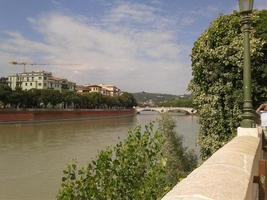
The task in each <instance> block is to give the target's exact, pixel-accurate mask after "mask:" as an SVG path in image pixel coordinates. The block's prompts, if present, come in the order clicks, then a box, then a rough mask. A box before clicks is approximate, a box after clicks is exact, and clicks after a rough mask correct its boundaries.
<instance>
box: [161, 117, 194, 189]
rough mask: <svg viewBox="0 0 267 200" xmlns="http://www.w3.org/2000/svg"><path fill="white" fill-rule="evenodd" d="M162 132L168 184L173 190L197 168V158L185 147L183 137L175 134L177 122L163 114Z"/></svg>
mask: <svg viewBox="0 0 267 200" xmlns="http://www.w3.org/2000/svg"><path fill="white" fill-rule="evenodd" d="M159 129H160V132H161V133H163V134H164V137H165V141H166V142H165V143H164V146H163V155H164V158H165V159H166V167H165V170H166V175H165V178H166V182H167V183H168V186H169V188H172V187H173V186H174V185H175V184H176V183H177V181H178V180H180V179H182V178H184V177H186V176H187V174H189V173H190V172H191V171H192V170H193V169H195V168H196V167H197V156H196V154H195V153H194V151H192V150H188V149H187V148H186V147H184V146H183V137H182V136H181V135H178V134H177V133H176V132H175V121H174V120H173V119H172V118H171V116H170V115H168V114H163V115H162V117H161V119H160V121H159Z"/></svg>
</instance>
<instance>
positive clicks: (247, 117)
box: [239, 0, 256, 128]
mask: <svg viewBox="0 0 267 200" xmlns="http://www.w3.org/2000/svg"><path fill="white" fill-rule="evenodd" d="M239 8H240V14H241V23H242V31H243V34H244V67H243V90H244V91H243V92H244V105H243V114H242V121H241V127H243V128H253V127H255V125H256V123H255V114H254V110H253V106H252V98H251V96H252V95H251V64H250V44H249V33H250V25H251V13H252V9H253V0H239Z"/></svg>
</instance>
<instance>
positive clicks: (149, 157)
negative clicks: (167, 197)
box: [57, 125, 166, 200]
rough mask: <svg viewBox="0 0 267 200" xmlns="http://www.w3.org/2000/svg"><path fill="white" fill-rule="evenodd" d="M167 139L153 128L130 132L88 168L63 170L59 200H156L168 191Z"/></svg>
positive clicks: (72, 166)
mask: <svg viewBox="0 0 267 200" xmlns="http://www.w3.org/2000/svg"><path fill="white" fill-rule="evenodd" d="M163 143H164V139H163V136H162V134H160V133H159V132H158V131H155V130H154V129H153V127H152V125H150V126H147V127H146V129H145V131H144V132H142V130H141V127H137V128H135V129H134V130H133V131H130V133H129V136H128V138H127V139H126V140H125V141H124V142H120V143H119V144H117V145H116V146H115V147H114V148H113V149H112V148H107V149H106V150H103V151H101V152H100V153H99V155H98V157H97V159H96V160H94V161H93V162H92V163H91V164H89V165H88V166H87V167H85V168H82V169H77V166H76V163H73V164H71V165H69V166H68V168H67V169H66V170H64V177H63V179H62V188H61V190H60V192H59V194H58V197H57V198H58V199H59V200H82V199H91V200H99V199H103V200H104V199H117V200H124V199H135V200H141V199H148V200H149V199H151V200H152V199H153V200H154V199H157V198H158V197H160V196H161V194H163V193H164V192H165V189H166V188H165V187H164V185H165V180H164V173H165V171H164V166H165V162H164V159H163V157H162V154H161V150H162V148H161V147H162V145H163Z"/></svg>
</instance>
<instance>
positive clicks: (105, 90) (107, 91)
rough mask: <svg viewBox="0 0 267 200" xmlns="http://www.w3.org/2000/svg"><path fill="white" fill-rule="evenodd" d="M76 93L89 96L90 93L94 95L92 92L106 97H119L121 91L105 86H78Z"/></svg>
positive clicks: (112, 86) (111, 86)
mask: <svg viewBox="0 0 267 200" xmlns="http://www.w3.org/2000/svg"><path fill="white" fill-rule="evenodd" d="M76 91H77V93H79V94H88V93H92V92H98V93H101V94H102V95H105V96H118V95H120V93H121V90H120V89H119V88H117V87H116V86H114V85H104V84H99V85H96V84H95V85H90V84H85V85H79V86H77V88H76Z"/></svg>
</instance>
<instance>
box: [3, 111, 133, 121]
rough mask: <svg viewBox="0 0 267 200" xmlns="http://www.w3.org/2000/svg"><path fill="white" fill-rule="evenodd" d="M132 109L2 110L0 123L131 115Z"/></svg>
mask: <svg viewBox="0 0 267 200" xmlns="http://www.w3.org/2000/svg"><path fill="white" fill-rule="evenodd" d="M134 114H135V110H134V109H125V110H102V109H101V110H49V111H47V110H25V111H23V110H20V111H17V110H2V111H0V123H14V122H31V121H51V120H68V119H69V120H71V119H82V118H95V117H121V116H133V115H134Z"/></svg>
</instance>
